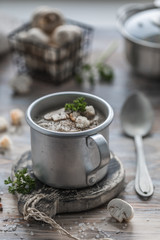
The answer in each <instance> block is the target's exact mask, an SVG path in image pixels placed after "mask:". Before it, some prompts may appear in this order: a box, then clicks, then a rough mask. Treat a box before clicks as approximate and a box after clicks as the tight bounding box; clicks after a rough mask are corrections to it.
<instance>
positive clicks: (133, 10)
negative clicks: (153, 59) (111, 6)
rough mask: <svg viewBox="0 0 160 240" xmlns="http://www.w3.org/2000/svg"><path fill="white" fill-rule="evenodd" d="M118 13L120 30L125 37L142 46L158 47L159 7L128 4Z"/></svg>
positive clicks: (159, 41)
mask: <svg viewBox="0 0 160 240" xmlns="http://www.w3.org/2000/svg"><path fill="white" fill-rule="evenodd" d="M158 3H159V2H158ZM119 13H120V16H119V22H120V26H121V30H122V33H123V34H124V35H125V36H127V37H128V38H130V39H132V40H133V41H135V42H138V43H140V42H141V43H143V44H144V45H150V46H158V45H159V46H160V7H159V5H155V3H154V4H152V5H151V4H150V5H147V4H145V5H144V4H130V5H129V6H124V7H123V9H120V12H119Z"/></svg>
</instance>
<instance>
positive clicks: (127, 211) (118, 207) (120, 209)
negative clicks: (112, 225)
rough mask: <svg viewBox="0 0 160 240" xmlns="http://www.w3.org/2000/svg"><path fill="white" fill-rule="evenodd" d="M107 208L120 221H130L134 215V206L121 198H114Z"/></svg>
mask: <svg viewBox="0 0 160 240" xmlns="http://www.w3.org/2000/svg"><path fill="white" fill-rule="evenodd" d="M107 209H108V211H109V213H110V215H111V216H112V217H113V218H115V219H116V220H117V221H118V222H123V221H129V220H130V219H131V218H133V215H134V210H133V207H132V206H131V205H130V204H129V203H127V202H126V201H124V200H122V199H119V198H115V199H112V200H111V201H110V202H109V203H108V206H107Z"/></svg>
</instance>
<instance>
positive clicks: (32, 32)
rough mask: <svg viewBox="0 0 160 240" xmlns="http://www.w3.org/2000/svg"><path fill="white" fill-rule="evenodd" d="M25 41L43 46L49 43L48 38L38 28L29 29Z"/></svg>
mask: <svg viewBox="0 0 160 240" xmlns="http://www.w3.org/2000/svg"><path fill="white" fill-rule="evenodd" d="M25 39H27V40H30V41H32V42H37V43H44V44H48V42H49V37H48V36H47V35H46V34H45V33H44V32H43V31H42V30H41V29H39V28H31V29H29V31H28V32H27V35H26V38H25Z"/></svg>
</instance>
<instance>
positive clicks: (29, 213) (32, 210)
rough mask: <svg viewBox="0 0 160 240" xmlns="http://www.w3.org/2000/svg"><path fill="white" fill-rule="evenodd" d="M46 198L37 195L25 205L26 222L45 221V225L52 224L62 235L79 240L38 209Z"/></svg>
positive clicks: (42, 195)
mask: <svg viewBox="0 0 160 240" xmlns="http://www.w3.org/2000/svg"><path fill="white" fill-rule="evenodd" d="M45 197H46V196H45V195H44V194H36V195H35V196H33V197H31V198H30V199H28V200H27V202H26V203H25V205H24V208H23V216H24V219H25V220H27V221H28V220H29V218H34V219H35V220H36V221H43V222H45V223H48V224H50V225H51V226H52V227H53V228H54V229H55V230H56V231H58V232H59V233H61V234H64V235H65V236H67V237H69V238H71V239H74V240H79V239H78V238H77V237H74V236H73V235H71V234H70V233H69V232H67V231H66V230H65V229H64V228H62V227H61V226H60V225H59V224H58V223H57V222H56V221H55V220H54V219H52V218H50V217H49V216H47V215H46V214H45V213H43V212H40V211H39V210H38V209H37V208H36V204H37V203H38V202H39V201H40V200H41V199H42V198H45Z"/></svg>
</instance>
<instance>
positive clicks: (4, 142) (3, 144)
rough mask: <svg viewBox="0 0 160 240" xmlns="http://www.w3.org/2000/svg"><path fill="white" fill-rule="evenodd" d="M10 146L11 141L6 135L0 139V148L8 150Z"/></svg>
mask: <svg viewBox="0 0 160 240" xmlns="http://www.w3.org/2000/svg"><path fill="white" fill-rule="evenodd" d="M11 145H12V141H11V139H10V138H9V137H8V136H7V135H6V136H3V137H2V138H1V139H0V148H2V149H6V150H8V149H10V148H11Z"/></svg>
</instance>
